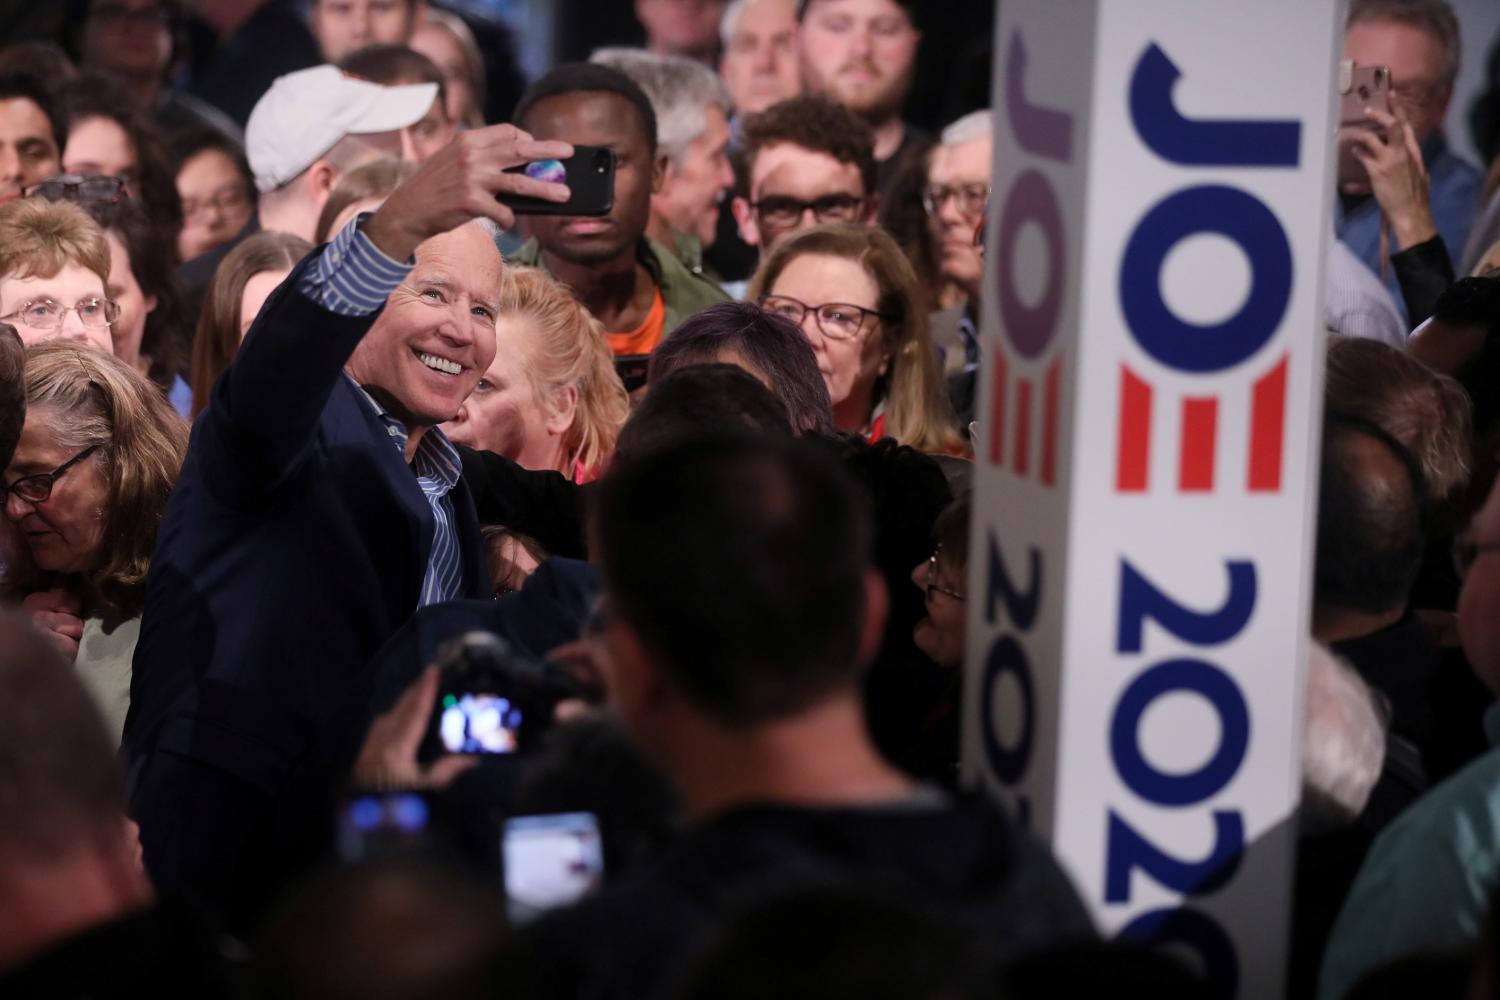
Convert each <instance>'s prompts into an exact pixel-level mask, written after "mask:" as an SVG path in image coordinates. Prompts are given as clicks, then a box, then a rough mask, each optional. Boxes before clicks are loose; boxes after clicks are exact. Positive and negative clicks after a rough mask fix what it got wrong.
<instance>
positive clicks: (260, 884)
mask: <svg viewBox="0 0 1500 1000" xmlns="http://www.w3.org/2000/svg"><path fill="white" fill-rule="evenodd" d="M381 89H382V88H379V87H373V90H374V91H376V92H379V91H381ZM351 93H352V92H351ZM424 100H425V101H427V102H428V103H430V101H431V95H430V94H429V95H427V96H426V97H425V98H424ZM389 110H390V109H389V108H388V107H382V108H381V109H380V111H379V113H381V114H384V113H386V112H387V111H389ZM418 110H419V111H423V110H426V106H425V104H424V105H418ZM375 114H376V111H375V110H373V109H371V108H364V109H358V108H356V109H355V110H354V112H352V113H351V114H350V115H349V116H348V117H346V118H345V119H343V121H344V122H345V124H344V125H342V126H339V127H338V128H334V127H328V128H326V129H325V130H324V131H323V132H322V133H321V138H312V137H309V136H307V135H303V136H298V137H292V136H283V135H275V136H274V138H275V142H268V143H267V144H266V145H264V146H262V147H260V151H261V152H262V153H263V154H267V155H268V157H269V158H267V156H263V157H262V159H261V161H260V164H259V165H258V167H257V173H259V174H260V178H261V181H262V186H263V188H264V187H271V186H272V185H271V184H270V183H267V182H275V183H276V186H280V187H284V186H285V182H286V181H287V180H288V179H292V183H293V184H296V183H297V182H296V180H295V178H296V177H298V176H300V175H303V174H305V173H307V172H308V170H309V167H308V166H307V164H306V163H305V162H304V161H305V160H308V159H312V160H314V161H315V162H314V166H313V167H312V168H311V169H314V170H316V169H318V168H317V166H316V161H317V160H318V158H319V157H320V156H321V153H322V150H323V148H324V146H325V144H326V143H328V142H329V141H333V142H337V141H338V139H339V137H340V135H342V134H344V133H345V132H346V131H347V129H348V127H349V124H348V123H350V122H353V123H354V124H355V125H356V126H358V127H369V126H370V125H371V122H372V119H373V117H374V115H375ZM394 120H396V119H395V115H394V113H392V114H391V116H390V117H387V118H385V119H383V120H378V121H375V122H374V124H376V125H385V124H389V123H390V122H392V121H394ZM253 123H254V119H252V125H253ZM306 131H309V132H311V131H313V129H307V130H306ZM293 147H295V150H294V149H293ZM294 153H295V155H294ZM572 154H573V147H572V146H571V145H569V144H568V143H566V142H538V141H536V140H533V139H532V138H531V137H530V136H529V135H527V134H526V133H524V132H520V131H519V130H517V129H515V128H513V127H511V126H509V125H497V126H493V127H490V128H482V129H475V130H473V131H469V132H464V133H462V134H461V135H459V136H458V137H457V138H455V139H454V140H453V141H452V142H450V143H449V144H448V145H447V146H445V147H443V148H442V149H441V150H439V151H438V152H436V153H434V154H433V155H432V156H430V157H428V158H427V159H426V160H424V161H423V162H422V163H421V165H420V166H418V168H417V172H416V173H415V174H414V175H413V176H412V177H411V178H410V179H409V180H407V181H406V182H405V183H404V184H402V185H400V186H399V187H397V188H396V190H395V191H393V192H392V193H391V195H390V197H389V198H388V199H387V200H386V202H385V203H384V205H383V206H382V207H381V208H380V209H379V211H377V212H375V213H374V214H373V215H364V216H360V217H359V218H358V219H356V220H355V221H354V222H351V223H350V224H349V225H347V226H346V227H344V229H343V230H341V231H340V232H339V233H338V234H337V235H336V236H334V237H333V238H332V239H331V240H330V241H329V243H328V244H327V245H326V246H324V247H321V248H319V249H318V250H316V251H314V252H313V253H311V254H309V255H308V256H307V258H305V259H304V260H303V261H302V262H301V263H300V264H298V265H297V267H296V268H295V269H294V270H293V271H292V273H291V274H290V275H289V276H288V277H287V278H286V280H285V281H283V282H282V284H281V286H280V287H279V288H277V289H276V290H275V291H274V292H272V293H271V296H270V298H269V299H267V301H266V304H265V306H264V307H262V309H261V311H260V315H259V316H258V317H257V319H256V321H255V324H254V325H253V326H252V327H251V328H250V331H249V333H248V334H247V336H246V337H245V341H244V344H243V345H242V346H241V348H240V350H239V353H238V354H237V355H236V356H235V358H234V361H233V363H232V364H231V365H230V366H229V369H228V370H227V371H226V372H225V373H224V374H223V376H221V377H220V379H219V380H218V382H217V383H216V384H215V386H214V391H213V393H212V396H211V399H210V401H209V404H208V407H207V408H206V409H205V410H204V411H203V413H202V414H201V415H200V416H199V418H198V420H197V422H196V424H195V425H194V430H193V437H192V441H191V443H190V444H189V446H188V453H187V457H186V459H185V460H184V462H183V466H182V471H181V474H180V475H179V477H178V480H177V484H176V486H175V488H174V490H173V494H172V498H171V500H170V501H169V503H168V505H167V509H166V511H165V513H164V514H163V516H162V523H161V525H160V528H159V531H158V534H157V547H156V551H155V552H154V553H153V556H152V567H151V569H152V571H151V575H150V579H149V580H148V581H147V584H146V603H145V611H144V612H143V615H142V622H141V637H140V641H139V642H138V643H137V646H136V659H135V671H136V672H135V675H134V682H133V684H132V692H131V693H132V704H131V715H130V717H129V719H128V720H127V722H126V734H125V739H124V745H125V750H126V753H127V755H128V756H129V758H130V761H131V789H130V794H131V813H132V815H133V816H134V818H135V819H136V821H137V822H138V823H139V824H140V826H141V831H142V833H141V838H142V845H143V846H144V849H145V859H146V865H147V868H148V870H149V871H150V872H151V874H152V877H153V880H154V882H155V884H156V885H157V886H158V887H159V888H161V889H163V891H173V890H180V891H183V892H186V893H188V894H190V895H192V896H194V897H196V898H197V899H200V900H202V901H204V902H206V903H208V904H210V905H213V906H215V907H218V908H222V909H223V910H224V911H225V912H226V913H227V914H228V915H229V916H230V917H231V918H232V919H234V920H236V921H248V920H250V919H251V918H252V917H253V915H254V913H255V912H256V910H257V909H258V907H259V906H260V905H261V904H263V903H264V902H265V901H266V899H267V898H268V896H269V895H271V894H272V893H274V892H275V891H276V890H277V889H278V888H280V887H281V886H283V885H284V884H285V883H286V881H287V880H288V879H291V878H294V877H295V876H296V875H297V874H298V872H299V871H300V870H301V868H302V866H304V865H305V864H307V863H308V862H309V861H310V860H311V859H312V858H313V857H315V855H316V852H317V846H318V840H319V836H318V831H319V828H320V821H321V819H323V818H324V813H323V807H324V806H325V804H326V801H327V799H328V797H329V795H330V794H331V790H332V788H333V787H334V786H336V785H337V784H339V783H340V782H341V780H342V775H343V773H344V772H345V769H346V768H347V765H348V763H349V761H351V760H352V759H353V756H354V751H355V750H357V749H358V741H359V737H360V735H361V734H360V731H359V729H360V725H359V724H360V723H362V721H363V719H364V716H365V712H364V708H365V706H366V705H368V703H369V698H370V693H371V687H372V677H371V675H370V673H369V671H368V669H367V667H366V665H367V664H368V663H369V662H370V660H371V658H372V657H373V655H374V654H375V652H376V651H377V650H378V649H379V648H380V646H381V645H382V644H383V643H384V642H385V641H386V640H387V639H389V638H390V636H391V635H392V634H393V633H394V632H395V631H396V629H398V628H399V627H400V626H401V625H402V623H404V622H405V621H406V620H407V619H408V618H409V617H410V616H411V614H412V613H413V612H414V611H415V610H416V609H417V608H418V607H422V606H425V605H428V604H432V603H436V602H440V601H447V600H453V599H455V598H464V597H469V598H472V597H479V596H481V595H487V594H488V593H489V585H488V573H487V571H486V567H485V559H484V549H483V545H482V542H481V539H480V534H479V523H478V518H477V516H476V514H475V510H474V503H473V499H472V497H471V495H470V493H469V490H468V488H467V486H466V485H465V484H464V482H463V481H462V479H461V478H460V469H461V465H460V459H459V456H458V453H457V451H456V450H455V448H454V446H453V445H452V444H451V443H450V442H449V441H448V440H447V439H446V438H445V437H444V436H443V433H442V431H441V430H439V429H438V425H439V424H441V423H442V422H444V421H446V420H451V419H452V418H453V417H454V416H455V415H456V414H457V412H458V409H459V406H460V405H461V404H462V403H463V401H464V399H465V398H466V397H467V396H468V395H469V393H470V392H472V391H473V389H474V387H475V385H476V384H477V383H478V382H479V379H480V376H481V375H483V373H484V372H485V370H486V369H488V368H489V366H490V363H491V362H492V361H493V360H494V356H495V338H496V331H495V323H496V320H497V318H498V312H499V308H498V303H497V298H498V295H499V287H500V276H501V267H502V265H501V260H500V252H499V250H498V249H497V247H496V245H495V242H494V231H495V226H494V225H475V224H471V223H472V222H473V221H474V220H476V219H479V220H489V222H490V223H497V224H499V225H502V226H505V227H507V228H508V227H509V226H511V225H512V224H513V223H514V221H515V220H514V218H513V216H512V214H511V212H510V210H509V209H508V208H507V207H506V206H505V205H504V204H503V203H502V202H501V201H500V200H499V198H500V197H502V196H507V195H516V196H530V197H537V198H545V199H549V200H552V201H563V200H566V198H567V197H568V189H567V188H566V187H564V186H562V185H561V184H547V183H543V182H541V181H538V180H533V179H532V178H530V177H526V176H525V175H523V174H520V173H506V172H505V170H506V168H509V167H513V166H518V165H520V164H522V163H525V162H527V161H529V160H545V159H553V158H555V159H566V158H567V157H569V156H571V155H572ZM268 163H270V164H273V165H274V169H273V167H272V166H268V165H267V164H268Z"/></svg>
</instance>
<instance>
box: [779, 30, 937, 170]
mask: <svg viewBox="0 0 1500 1000" xmlns="http://www.w3.org/2000/svg"><path fill="white" fill-rule="evenodd" d="M912 8H913V4H912V2H911V0H800V3H799V5H798V11H797V14H798V22H799V28H798V32H797V45H798V48H799V50H800V52H801V56H802V82H803V84H804V85H805V86H806V88H807V91H808V92H809V93H812V94H821V95H823V96H825V97H829V98H832V99H833V100H835V101H838V102H839V103H840V104H842V105H844V106H845V107H847V108H848V109H849V110H851V111H853V112H854V113H855V114H857V115H859V116H860V117H861V118H864V119H865V120H866V121H868V122H869V123H870V127H871V129H873V130H874V132H875V160H876V162H877V163H878V164H879V167H880V175H879V182H878V185H877V186H878V189H879V190H880V191H882V192H884V191H885V190H886V188H887V187H888V186H889V185H890V182H891V180H892V178H894V177H895V176H896V175H897V174H898V173H899V172H900V168H901V167H902V165H903V164H904V163H906V161H907V159H908V158H909V157H911V156H914V155H916V152H917V151H918V150H920V149H921V147H923V146H924V145H925V144H926V140H927V136H926V135H925V134H924V133H922V132H921V131H920V130H918V129H916V128H915V127H913V126H911V125H909V124H907V123H906V122H903V121H902V120H901V108H902V105H903V104H905V103H906V95H907V94H908V93H909V92H910V91H911V84H912V76H913V72H914V70H915V68H916V59H917V43H918V42H920V41H921V40H922V33H921V32H920V31H918V30H917V29H916V27H915V26H913V24H912V20H911V15H912Z"/></svg>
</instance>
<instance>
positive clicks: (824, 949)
mask: <svg viewBox="0 0 1500 1000" xmlns="http://www.w3.org/2000/svg"><path fill="white" fill-rule="evenodd" d="M996 975H997V974H996V972H995V970H994V969H992V968H991V962H990V961H989V960H988V957H987V956H985V955H984V954H983V952H982V951H981V948H980V947H979V943H978V942H976V941H975V939H974V937H973V935H972V933H965V932H963V931H962V930H961V929H960V928H959V927H958V926H957V925H956V924H954V923H953V922H951V920H950V918H948V917H947V916H946V915H944V914H940V913H937V912H934V911H933V909H932V908H930V907H928V908H923V909H918V908H917V907H916V905H914V904H913V902H912V901H911V900H909V899H895V898H889V897H888V896H886V895H882V894H876V893H872V892H869V891H867V890H856V889H853V888H833V887H828V888H817V889H807V890H802V891H798V892H790V893H783V894H780V895H776V896H772V897H770V898H769V899H767V900H766V901H765V902H761V903H759V904H757V905H754V906H752V907H749V908H747V909H743V910H741V911H740V912H739V913H738V914H736V915H735V916H734V918H733V919H732V920H731V921H730V922H729V924H728V925H727V926H726V927H725V928H724V929H723V931H722V932H721V933H720V934H719V935H717V941H716V943H714V944H713V945H711V946H710V947H709V948H707V949H706V950H705V951H704V953H703V954H702V955H701V956H700V957H699V958H698V959H697V961H696V962H695V965H694V968H693V970H692V971H691V973H690V974H689V975H688V976H687V987H686V989H685V990H683V992H682V993H681V994H679V996H680V997H681V1000H711V998H712V1000H760V998H762V997H779V998H785V1000H813V998H820V1000H821V998H824V997H860V998H861V1000H997V998H998V997H999V996H1000V994H997V992H996V990H995V988H994V986H995V983H994V980H995V978H996Z"/></svg>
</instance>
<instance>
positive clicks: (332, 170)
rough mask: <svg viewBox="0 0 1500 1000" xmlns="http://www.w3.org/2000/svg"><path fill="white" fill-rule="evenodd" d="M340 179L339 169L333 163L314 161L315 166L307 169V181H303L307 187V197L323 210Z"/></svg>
mask: <svg viewBox="0 0 1500 1000" xmlns="http://www.w3.org/2000/svg"><path fill="white" fill-rule="evenodd" d="M338 179H339V172H338V169H337V168H336V167H334V165H333V164H332V163H329V162H328V161H327V160H315V161H313V165H312V166H310V167H308V168H307V179H306V180H305V181H303V183H304V184H306V185H307V187H306V191H307V196H308V197H309V198H310V199H311V200H312V202H313V204H315V205H317V206H318V207H319V208H322V207H323V205H324V204H325V203H326V202H327V201H328V195H329V194H330V193H331V192H332V191H333V185H334V183H335V182H336V181H337V180H338Z"/></svg>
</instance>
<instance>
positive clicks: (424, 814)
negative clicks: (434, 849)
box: [338, 791, 432, 862]
mask: <svg viewBox="0 0 1500 1000" xmlns="http://www.w3.org/2000/svg"><path fill="white" fill-rule="evenodd" d="M431 816H432V811H431V807H430V806H429V805H428V804H427V800H426V799H425V798H424V797H423V796H422V793H420V792H409V791H403V792H372V793H370V794H368V795H355V796H353V797H352V798H350V799H348V800H347V801H346V802H345V803H344V807H343V809H341V810H340V811H339V831H338V845H339V857H340V858H342V859H343V860H344V861H346V862H355V861H362V860H364V859H366V858H370V857H376V856H379V855H382V854H389V853H391V852H392V851H397V850H402V849H405V848H411V847H416V846H418V845H420V844H422V843H423V842H424V841H425V839H426V836H427V829H428V823H429V821H430V819H431Z"/></svg>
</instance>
